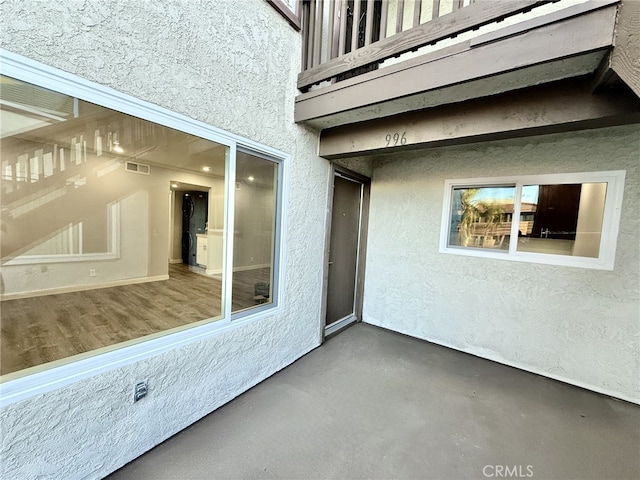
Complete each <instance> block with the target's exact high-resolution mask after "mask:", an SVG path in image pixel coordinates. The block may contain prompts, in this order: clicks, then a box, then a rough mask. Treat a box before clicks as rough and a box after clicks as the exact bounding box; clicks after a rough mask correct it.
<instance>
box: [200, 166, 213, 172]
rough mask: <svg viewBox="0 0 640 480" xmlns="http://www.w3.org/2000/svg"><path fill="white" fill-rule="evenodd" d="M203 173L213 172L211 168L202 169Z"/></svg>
mask: <svg viewBox="0 0 640 480" xmlns="http://www.w3.org/2000/svg"><path fill="white" fill-rule="evenodd" d="M202 171H203V172H210V171H211V167H202Z"/></svg>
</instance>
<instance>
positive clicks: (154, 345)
mask: <svg viewBox="0 0 640 480" xmlns="http://www.w3.org/2000/svg"><path fill="white" fill-rule="evenodd" d="M0 73H1V74H2V75H6V76H8V77H12V78H15V79H17V80H21V81H24V82H27V83H31V84H33V85H37V86H40V87H43V88H47V89H50V90H54V91H56V92H59V93H63V94H65V95H69V96H72V97H75V98H78V99H80V100H85V101H88V102H92V103H95V104H98V105H101V106H103V107H107V108H110V109H113V110H117V111H119V112H122V113H126V114H129V115H133V116H136V117H139V118H142V119H144V120H148V121H151V122H155V123H157V124H160V125H164V126H166V127H170V128H174V129H176V130H180V131H183V132H185V133H189V134H192V135H195V136H198V137H201V138H204V139H207V140H211V141H214V142H217V143H219V144H222V145H225V146H227V147H229V161H228V162H227V165H226V172H225V174H226V175H225V195H226V199H227V201H226V205H225V220H224V225H225V249H224V253H223V271H224V275H225V278H226V281H225V282H223V291H222V299H223V308H224V310H223V311H224V316H223V318H221V319H218V320H215V321H213V320H212V321H208V320H203V321H201V322H196V323H195V324H194V325H193V326H189V327H187V328H182V327H181V328H180V329H176V330H177V331H175V332H172V331H168V332H159V333H158V334H155V335H150V336H147V337H141V338H140V339H134V340H131V341H128V342H123V343H120V344H117V345H114V346H109V347H105V348H103V349H98V350H93V351H91V352H86V353H83V354H80V355H75V356H73V357H68V358H66V359H62V360H59V361H55V362H50V363H47V364H43V365H40V366H35V367H31V368H28V369H25V370H21V371H18V372H15V373H11V374H8V375H3V376H2V379H1V383H0V407H4V406H7V405H10V404H13V403H15V402H18V401H21V400H25V399H27V398H30V397H32V396H35V395H39V394H42V393H46V392H48V391H51V390H54V389H57V388H61V387H64V386H66V385H69V384H72V383H75V382H78V381H80V380H82V379H84V378H88V377H92V376H95V375H98V374H100V373H104V372H108V371H110V370H113V369H116V368H120V367H122V366H125V365H129V364H132V363H135V362H138V361H140V360H143V359H145V358H149V357H152V356H156V355H159V354H161V353H163V352H166V351H170V350H174V349H176V348H180V347H183V346H185V345H188V344H192V343H194V342H197V341H200V340H202V339H205V338H211V337H214V336H218V335H221V334H223V333H225V332H227V331H229V330H235V329H236V328H239V327H241V326H243V325H246V324H247V323H253V322H255V321H258V320H260V319H262V318H265V317H274V316H276V315H278V314H281V313H282V311H283V304H284V288H279V286H281V285H283V284H284V278H286V272H285V269H284V261H283V259H284V252H285V251H286V239H285V236H284V232H285V225H286V219H287V211H286V206H287V202H286V199H287V198H288V177H289V174H288V170H289V168H290V167H289V165H290V159H291V157H290V155H289V154H287V153H285V152H282V151H280V150H277V149H274V148H272V147H269V146H266V145H263V144H260V143H258V142H254V141H253V140H250V139H247V138H244V137H241V136H239V135H235V134H232V133H229V132H226V131H224V130H221V129H218V128H216V127H212V126H211V125H208V124H206V123H204V122H200V121H198V120H194V119H192V118H190V117H187V116H186V115H182V114H179V113H176V112H173V111H171V110H168V109H166V108H163V107H159V106H157V105H154V104H152V103H149V102H146V101H144V100H140V99H138V98H135V97H132V96H130V95H127V94H124V93H121V92H119V91H117V90H114V89H112V88H110V87H106V86H104V85H100V84H98V83H95V82H91V81H88V80H85V79H84V78H82V77H79V76H77V75H73V74H70V73H67V72H65V71H62V70H59V69H57V68H53V67H50V66H47V65H44V64H42V63H40V62H37V61H35V60H31V59H29V58H27V57H23V56H22V55H18V54H15V53H13V52H10V51H7V50H4V49H0ZM238 147H240V148H242V149H244V150H245V151H251V152H252V153H253V154H255V155H256V156H262V157H264V158H267V159H269V160H271V161H274V162H276V163H277V164H278V172H279V173H278V182H279V183H278V190H277V206H276V212H277V216H276V222H277V223H276V231H275V251H274V263H273V272H274V273H273V275H274V286H273V295H272V302H271V303H269V304H265V305H261V306H260V307H259V308H255V309H251V310H248V311H243V312H239V313H238V314H232V311H231V310H232V308H231V307H232V306H231V290H230V287H231V279H232V271H233V232H234V225H233V221H234V214H233V208H234V199H235V184H236V179H235V168H236V150H237V148H238Z"/></svg>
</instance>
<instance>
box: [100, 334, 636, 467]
mask: <svg viewBox="0 0 640 480" xmlns="http://www.w3.org/2000/svg"><path fill="white" fill-rule="evenodd" d="M142 401H145V400H142ZM117 441H118V440H117V439H114V442H117ZM639 451H640V407H638V406H636V405H633V404H629V403H625V402H622V401H617V400H613V399H610V398H607V397H605V396H602V395H598V394H596V393H592V392H589V391H586V390H582V389H579V388H575V387H572V386H570V385H566V384H563V383H560V382H556V381H553V380H549V379H546V378H543V377H539V376H537V375H533V374H530V373H527V372H523V371H520V370H517V369H514V368H510V367H506V366H503V365H499V364H497V363H494V362H491V361H487V360H483V359H480V358H477V357H473V356H471V355H467V354H464V353H460V352H456V351H453V350H449V349H447V348H443V347H439V346H436V345H433V344H429V343H427V342H423V341H420V340H416V339H413V338H410V337H406V336H403V335H400V334H396V333H393V332H389V331H386V330H383V329H379V328H377V327H373V326H370V325H366V324H357V325H355V326H353V327H351V328H349V329H347V330H346V331H344V332H342V333H340V334H339V335H337V336H335V337H333V338H331V339H329V340H328V341H327V342H326V343H325V344H324V345H323V346H322V347H320V348H318V349H316V350H314V351H313V352H311V353H309V354H308V355H306V356H305V357H303V358H302V359H300V360H299V361H297V362H296V363H294V364H293V365H291V366H289V367H288V368H286V369H284V370H283V371H281V372H280V373H278V374H276V375H274V376H272V377H271V378H269V379H267V380H265V381H264V382H263V383H261V384H260V385H258V386H256V387H254V388H253V389H251V390H249V391H248V392H246V393H245V394H243V395H241V396H240V397H238V398H236V399H235V400H234V401H232V402H230V403H229V404H227V405H225V406H224V407H222V408H220V409H219V410H217V411H216V412H214V413H212V414H211V415H208V416H207V417H205V418H204V419H202V420H200V421H199V422H197V423H195V424H194V425H192V426H191V427H189V428H187V429H186V430H184V431H182V432H181V433H179V434H177V435H175V436H174V437H172V438H171V439H169V440H167V441H166V442H164V443H163V444H161V445H159V446H158V447H156V448H155V449H153V450H152V451H150V452H148V453H147V454H145V455H143V456H142V457H140V458H138V459H137V460H135V461H133V462H131V463H130V464H128V465H126V466H125V467H123V468H122V469H120V470H119V471H117V472H115V473H114V474H112V475H111V476H109V477H108V478H109V479H110V480H119V479H123V480H124V479H127V480H135V479H154V480H160V479H223V478H243V479H253V478H295V479H309V478H317V479H329V478H342V479H356V478H385V479H386V478H389V479H390V478H412V479H436V478H438V479H458V478H476V479H482V478H491V477H493V478H499V476H498V475H497V472H498V469H499V468H501V467H509V468H510V469H512V470H511V472H512V473H513V472H514V470H513V469H514V468H516V469H517V470H516V471H515V473H516V475H512V476H510V478H516V476H517V475H520V476H521V478H527V477H528V478H534V479H591V478H593V479H623V478H628V479H631V478H640V455H638V452H639ZM500 471H501V472H503V477H504V470H500ZM529 474H530V475H529Z"/></svg>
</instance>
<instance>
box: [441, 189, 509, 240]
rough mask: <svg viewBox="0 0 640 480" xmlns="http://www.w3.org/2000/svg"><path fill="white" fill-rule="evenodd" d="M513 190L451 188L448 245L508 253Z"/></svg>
mask: <svg viewBox="0 0 640 480" xmlns="http://www.w3.org/2000/svg"><path fill="white" fill-rule="evenodd" d="M515 190H516V189H515V186H496V187H478V188H469V187H456V188H454V189H453V197H452V202H451V205H452V208H451V210H452V211H451V224H450V230H449V243H448V246H450V247H466V248H482V249H492V250H505V251H508V250H509V239H510V238H511V219H512V217H513V205H514V197H515Z"/></svg>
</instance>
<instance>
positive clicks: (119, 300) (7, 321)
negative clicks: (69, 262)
mask: <svg viewBox="0 0 640 480" xmlns="http://www.w3.org/2000/svg"><path fill="white" fill-rule="evenodd" d="M269 277H270V269H268V268H260V269H255V270H247V271H242V272H235V273H234V276H233V290H232V291H233V295H232V309H233V311H238V310H242V309H245V308H249V307H251V306H253V305H255V304H256V302H255V300H254V295H255V293H254V285H255V283H256V282H269ZM221 292H222V281H221V280H220V279H219V278H215V277H210V276H206V275H201V274H198V273H195V272H194V271H192V270H191V269H190V268H189V267H188V266H187V265H181V264H173V265H170V266H169V279H168V280H164V281H158V282H149V283H140V284H134V285H126V286H119V287H109V288H100V289H96V290H86V291H81V292H72V293H63V294H57V295H47V296H42V297H32V298H24V299H16V300H6V301H3V302H1V303H0V324H1V341H0V348H1V350H0V373H1V374H2V375H6V374H8V373H12V372H16V371H18V370H22V369H25V368H29V367H34V366H37V365H41V364H44V363H48V362H52V361H55V360H60V359H62V358H67V357H70V356H72V355H77V354H80V353H85V352H89V351H91V350H96V349H99V348H103V347H108V346H111V345H114V344H117V343H121V342H125V341H127V340H133V339H137V338H140V337H144V336H146V335H151V334H154V333H158V332H163V331H166V330H170V329H173V328H176V327H182V326H185V325H188V324H190V323H194V322H198V321H201V320H205V319H208V318H215V317H217V316H219V315H220V311H221Z"/></svg>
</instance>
